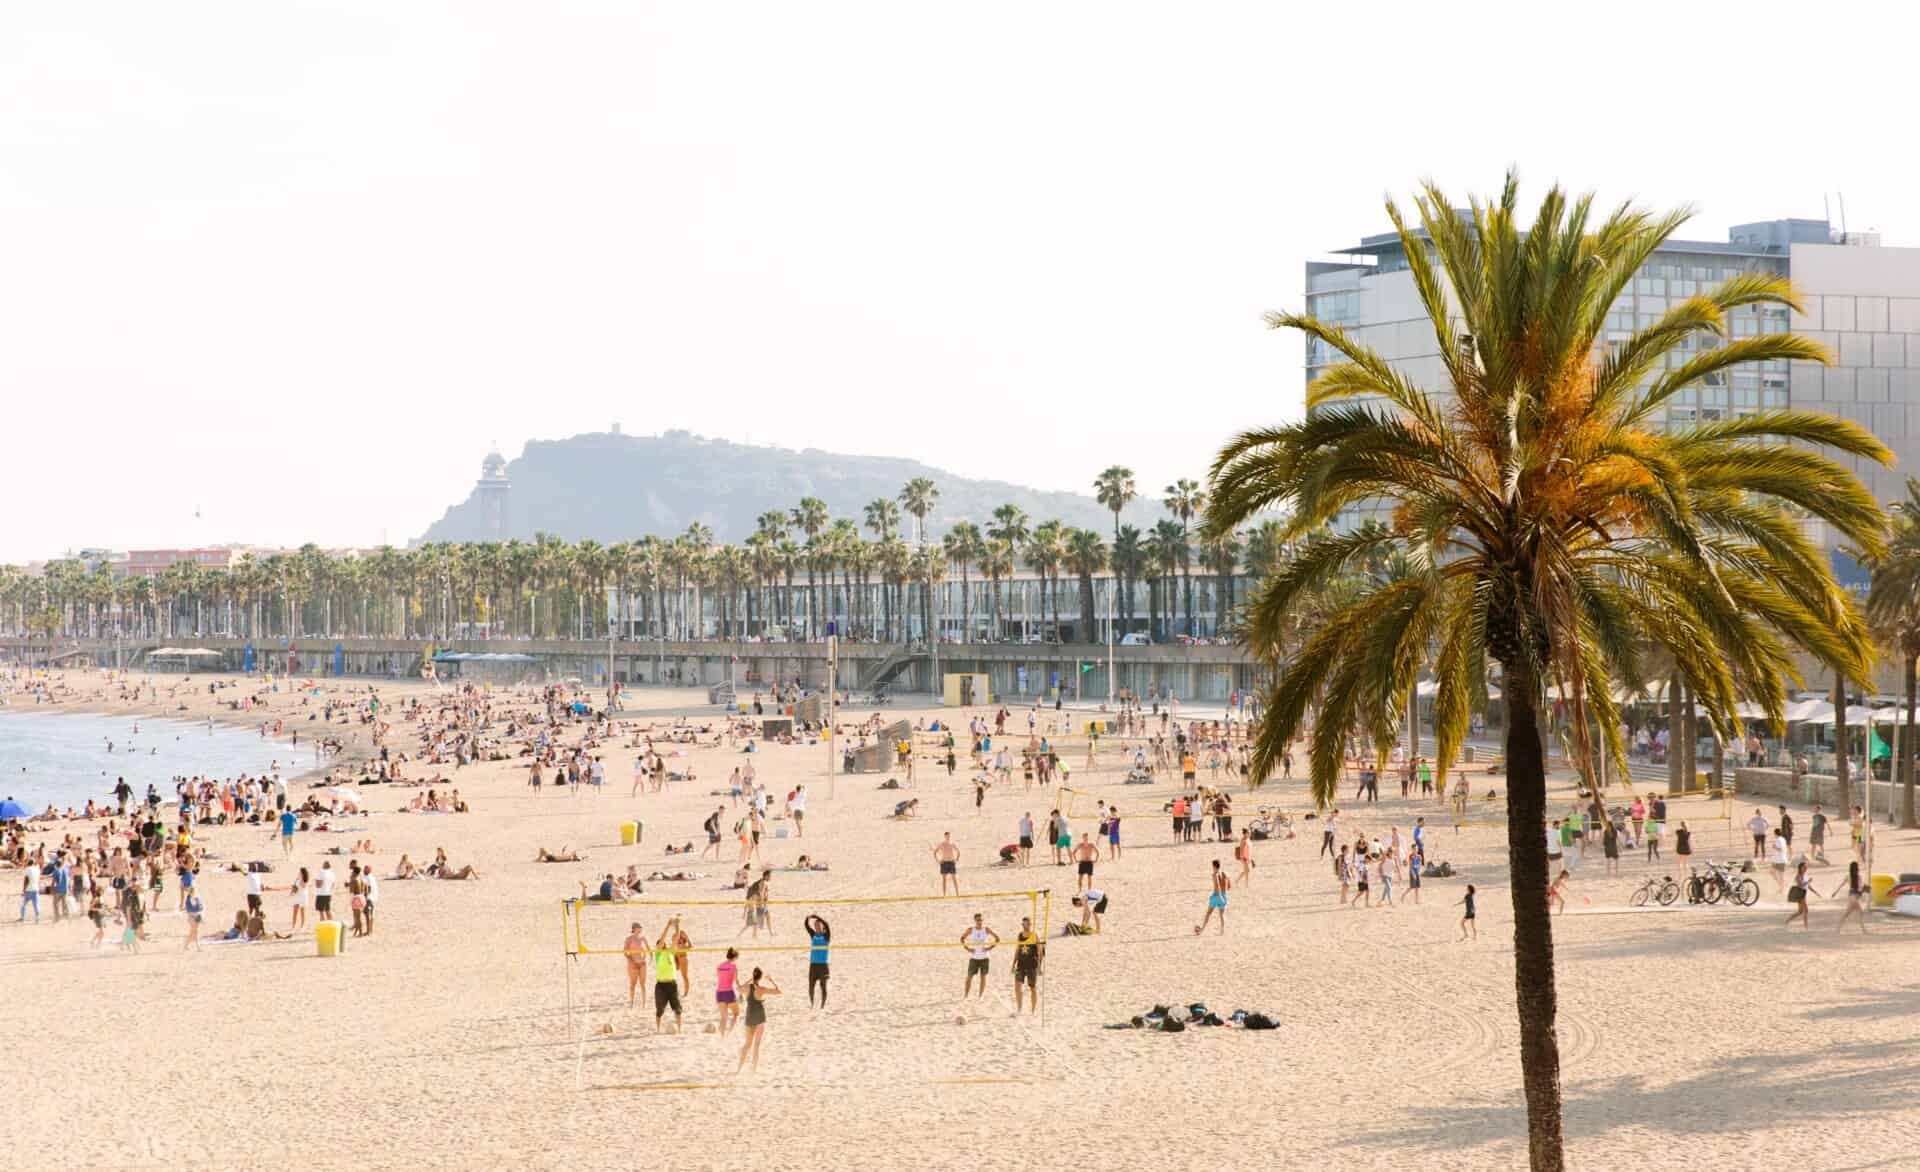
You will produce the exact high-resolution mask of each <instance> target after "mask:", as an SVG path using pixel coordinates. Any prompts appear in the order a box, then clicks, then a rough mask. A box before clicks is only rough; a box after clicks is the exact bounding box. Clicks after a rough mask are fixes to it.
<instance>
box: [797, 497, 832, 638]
mask: <svg viewBox="0 0 1920 1172" xmlns="http://www.w3.org/2000/svg"><path fill="white" fill-rule="evenodd" d="M788 519H789V520H791V521H792V522H793V524H794V527H795V528H797V529H799V530H800V531H801V532H802V533H805V534H806V535H807V541H806V545H805V546H804V549H805V551H806V561H807V638H809V639H818V638H819V637H820V624H819V622H818V620H817V619H816V618H815V616H814V594H815V591H816V589H817V588H818V583H819V580H820V570H821V568H822V564H823V559H824V556H825V554H826V546H825V545H824V544H822V543H821V542H819V541H818V540H817V538H818V537H819V536H820V531H821V530H823V529H825V528H826V527H827V522H828V521H829V519H830V518H829V517H828V515H827V502H825V501H823V500H821V499H820V498H819V497H814V496H810V497H803V498H801V501H800V503H799V505H797V506H796V507H795V508H794V510H793V512H792V513H790V514H788Z"/></svg>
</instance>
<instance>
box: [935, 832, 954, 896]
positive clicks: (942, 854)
mask: <svg viewBox="0 0 1920 1172" xmlns="http://www.w3.org/2000/svg"><path fill="white" fill-rule="evenodd" d="M933 861H934V862H935V863H937V864H939V867H940V894H941V895H945V894H947V885H948V884H949V883H951V884H952V885H953V894H955V895H959V894H960V848H959V847H958V846H956V845H954V841H953V831H951V830H948V831H945V832H943V833H942V834H941V835H940V841H939V842H937V843H935V844H934V847H933Z"/></svg>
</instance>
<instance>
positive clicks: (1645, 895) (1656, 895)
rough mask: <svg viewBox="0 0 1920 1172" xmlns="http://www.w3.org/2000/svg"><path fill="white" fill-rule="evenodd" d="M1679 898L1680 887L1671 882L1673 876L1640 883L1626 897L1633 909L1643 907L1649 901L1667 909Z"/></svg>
mask: <svg viewBox="0 0 1920 1172" xmlns="http://www.w3.org/2000/svg"><path fill="white" fill-rule="evenodd" d="M1679 898H1680V885H1679V884H1678V883H1675V882H1674V881H1673V876H1671V875H1667V876H1663V877H1662V878H1659V879H1649V880H1647V881H1646V882H1645V883H1642V884H1641V885H1640V886H1639V888H1638V889H1636V890H1635V891H1634V893H1633V894H1632V895H1629V896H1628V897H1627V903H1628V904H1629V905H1631V906H1633V907H1645V906H1647V901H1648V900H1649V899H1651V900H1653V901H1654V902H1655V903H1657V904H1659V905H1660V906H1661V907H1668V906H1671V905H1672V903H1673V901H1674V900H1676V899H1679Z"/></svg>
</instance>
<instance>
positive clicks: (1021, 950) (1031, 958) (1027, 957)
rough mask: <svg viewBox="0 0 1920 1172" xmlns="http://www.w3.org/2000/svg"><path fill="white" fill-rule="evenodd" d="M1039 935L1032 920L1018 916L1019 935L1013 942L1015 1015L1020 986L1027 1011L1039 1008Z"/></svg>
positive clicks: (1020, 1000)
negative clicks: (1022, 987)
mask: <svg viewBox="0 0 1920 1172" xmlns="http://www.w3.org/2000/svg"><path fill="white" fill-rule="evenodd" d="M1041 947H1042V946H1041V943H1040V937H1039V936H1038V935H1037V934H1036V933H1035V932H1034V930H1033V920H1032V919H1031V918H1030V917H1028V916H1021V917H1020V935H1019V936H1017V937H1016V938H1015V939H1014V942H1013V1012H1014V1013H1015V1014H1016V1015H1017V1014H1018V1013H1019V1012H1020V1006H1021V1004H1022V999H1021V986H1023V985H1024V986H1025V987H1026V1001H1027V1002H1030V1004H1028V1005H1027V1012H1028V1013H1038V1012H1039V1010H1040V949H1041Z"/></svg>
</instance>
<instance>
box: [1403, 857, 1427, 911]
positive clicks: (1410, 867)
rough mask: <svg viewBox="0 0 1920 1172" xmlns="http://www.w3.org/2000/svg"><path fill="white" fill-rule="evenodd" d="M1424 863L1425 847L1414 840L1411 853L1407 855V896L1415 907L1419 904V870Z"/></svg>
mask: <svg viewBox="0 0 1920 1172" xmlns="http://www.w3.org/2000/svg"><path fill="white" fill-rule="evenodd" d="M1426 865H1427V851H1426V848H1425V847H1423V846H1421V845H1420V844H1419V843H1418V842H1415V843H1414V844H1413V853H1412V854H1410V855H1408V856H1407V898H1408V899H1410V900H1412V901H1413V904H1414V906H1415V907H1418V906H1420V872H1421V871H1422V870H1424V869H1425V868H1426Z"/></svg>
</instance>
